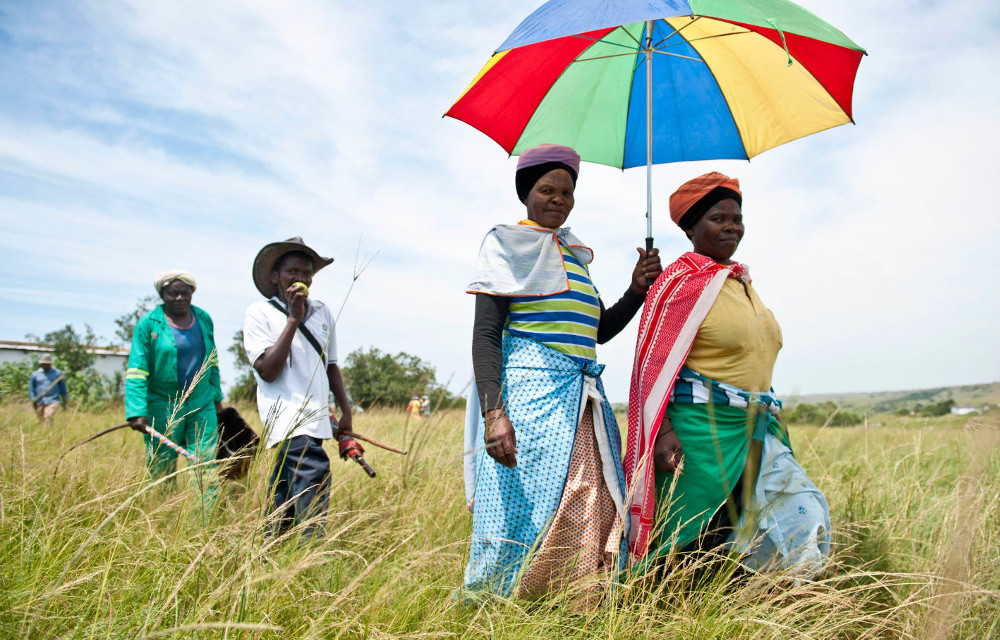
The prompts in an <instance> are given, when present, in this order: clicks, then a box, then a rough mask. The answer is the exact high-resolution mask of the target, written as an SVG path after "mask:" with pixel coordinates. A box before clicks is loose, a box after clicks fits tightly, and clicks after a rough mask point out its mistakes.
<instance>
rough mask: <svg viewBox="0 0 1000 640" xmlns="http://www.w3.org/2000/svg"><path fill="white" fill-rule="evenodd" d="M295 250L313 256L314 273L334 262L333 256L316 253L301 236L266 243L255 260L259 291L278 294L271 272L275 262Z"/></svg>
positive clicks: (254, 280) (268, 294) (266, 294)
mask: <svg viewBox="0 0 1000 640" xmlns="http://www.w3.org/2000/svg"><path fill="white" fill-rule="evenodd" d="M293 251H301V252H302V253H304V254H306V255H307V256H309V257H310V258H312V263H313V273H319V270H320V269H322V268H323V267H325V266H327V265H329V264H330V263H331V262H333V258H324V257H323V256H321V255H319V254H318V253H316V252H315V251H314V250H313V249H311V248H310V247H309V246H307V245H306V243H305V242H303V241H302V238H301V237H299V236H295V237H294V238H289V239H288V240H284V241H282V242H272V243H271V244H269V245H266V246H265V247H264V248H263V249H261V250H260V252H258V253H257V257H256V258H254V261H253V283H254V285H256V287H257V291H260V292H261V293H262V294H264V297H265V298H272V297H274V296H276V295H278V287H277V285H275V284H272V283H271V272H272V271H274V263H275V262H277V261H278V258H280V257H281V256H283V255H285V254H286V253H291V252H293Z"/></svg>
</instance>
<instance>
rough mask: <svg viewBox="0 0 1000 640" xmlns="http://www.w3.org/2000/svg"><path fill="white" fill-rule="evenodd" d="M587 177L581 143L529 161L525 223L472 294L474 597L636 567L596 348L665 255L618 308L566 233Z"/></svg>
mask: <svg viewBox="0 0 1000 640" xmlns="http://www.w3.org/2000/svg"><path fill="white" fill-rule="evenodd" d="M579 171H580V156H579V155H578V154H577V153H576V152H575V151H574V150H573V149H571V148H569V147H565V146H561V145H552V144H544V145H541V146H538V147H535V148H533V149H529V150H527V151H525V152H524V153H523V154H522V155H521V157H520V159H519V161H518V165H517V174H516V176H515V185H516V188H517V194H518V198H519V199H520V200H521V202H522V203H523V204H524V205H525V208H526V216H525V219H524V220H521V222H520V223H518V224H516V225H497V226H495V227H494V228H493V229H492V230H491V231H490V232H489V234H487V236H486V238H485V240H484V241H483V244H482V247H481V248H480V253H479V259H478V262H477V267H476V274H475V277H474V279H473V282H472V283H471V284H470V285H469V287H468V291H469V293H473V294H475V295H476V315H475V325H474V328H473V341H472V356H473V367H474V369H475V379H476V387H477V389H476V392H475V393H473V394H472V398H471V402H470V411H469V418H470V419H469V420H468V422H467V426H466V439H467V449H470V450H472V451H475V454H474V459H472V458H473V455H472V454H471V453H470V454H468V457H467V464H466V472H467V477H466V488H467V494H468V495H467V497H468V500H469V504H470V508H472V511H473V527H472V529H473V530H472V548H471V552H470V558H469V564H468V567H467V569H466V573H465V585H466V587H467V588H468V589H470V590H488V591H493V592H496V593H499V594H502V595H511V594H514V595H519V596H536V595H540V594H543V593H545V592H547V591H549V590H551V589H552V588H554V587H558V586H559V585H561V584H566V583H567V582H569V581H576V580H579V579H581V578H584V577H587V576H590V575H593V574H599V573H600V572H601V571H602V570H608V571H614V570H615V568H616V567H615V566H614V563H615V561H616V560H617V561H618V562H619V563H620V562H622V561H624V555H625V554H624V553H622V552H623V551H624V547H623V545H622V538H621V535H622V532H623V527H624V524H625V510H624V508H625V504H624V500H625V490H624V476H623V472H622V468H621V463H620V450H621V445H620V442H619V435H618V427H617V424H616V422H615V417H614V414H613V412H612V410H611V405H610V404H609V403H608V400H607V398H606V397H605V395H604V390H603V385H602V383H601V379H600V374H601V371H602V370H603V366H601V365H598V364H597V361H596V345H597V344H598V343H604V342H607V341H608V340H610V339H611V338H612V337H614V336H615V335H616V334H618V333H619V332H620V331H621V330H622V329H623V328H624V327H625V325H626V324H628V322H629V320H630V319H631V318H632V317H633V316H634V315H635V313H636V312H637V311H638V309H639V307H640V306H641V305H642V301H643V299H644V297H645V295H646V291H647V288H648V287H647V281H651V279H652V278H655V277H656V276H657V275H658V274H659V273H660V271H661V268H660V259H659V257H658V255H657V253H658V252H657V250H655V249H653V250H652V251H649V252H648V254H647V252H646V251H644V250H642V249H639V254H640V257H639V260H638V262H637V264H636V266H635V269H634V270H633V273H632V278H631V281H630V283H629V287H628V289H627V291H626V292H625V294H624V295H623V296H622V298H621V299H620V300H619V301H618V302H617V303H615V304H614V305H613V306H612V307H611V308H608V309H605V307H604V304H603V302H602V301H601V298H600V295H599V294H598V292H597V289H596V288H595V287H594V284H593V283H592V282H591V279H590V273H589V271H588V269H587V265H588V264H589V263H590V262H591V261H592V259H593V253H592V251H591V250H590V249H588V248H587V247H586V246H584V245H583V243H581V242H580V241H579V240H578V239H577V238H576V237H575V236H574V235H573V234H572V233H570V231H569V229H568V228H565V227H563V224H564V223H565V222H566V219H567V218H568V217H569V214H570V212H571V211H572V209H573V205H574V198H573V194H574V190H575V187H576V181H577V176H578V175H579ZM647 279H649V280H647ZM476 442H478V443H479V445H477V444H475V443H476ZM483 443H485V445H486V446H485V448H483V447H482V444H483ZM616 554H618V555H617V557H616Z"/></svg>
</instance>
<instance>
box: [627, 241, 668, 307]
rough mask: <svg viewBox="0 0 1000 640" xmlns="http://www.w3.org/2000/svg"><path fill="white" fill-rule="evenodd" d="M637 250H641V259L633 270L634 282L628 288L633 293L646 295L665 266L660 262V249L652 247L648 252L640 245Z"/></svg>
mask: <svg viewBox="0 0 1000 640" xmlns="http://www.w3.org/2000/svg"><path fill="white" fill-rule="evenodd" d="M635 250H636V251H638V252H639V260H638V261H636V263H635V269H633V270H632V282H630V283H629V286H628V288H629V289H630V290H631V291H632V292H633V293H637V294H639V295H641V296H644V295H646V292H647V291H649V285H650V284H652V282H653V281H654V280H656V277H657V276H659V275H660V273H661V272H662V271H663V266H662V265H661V264H660V250H659V249H651V250H650V251H649V253H648V254H647V253H646V250H645V249H642V248H640V247H636V248H635Z"/></svg>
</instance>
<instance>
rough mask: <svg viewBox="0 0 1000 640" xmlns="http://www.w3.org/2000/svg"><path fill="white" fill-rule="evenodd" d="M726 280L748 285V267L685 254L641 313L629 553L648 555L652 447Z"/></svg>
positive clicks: (633, 395)
mask: <svg viewBox="0 0 1000 640" xmlns="http://www.w3.org/2000/svg"><path fill="white" fill-rule="evenodd" d="M727 277H734V278H738V279H741V280H745V281H747V282H749V275H748V272H747V269H746V267H745V266H743V265H741V264H739V263H737V262H733V263H731V264H728V265H723V264H719V263H717V262H715V261H714V260H712V259H711V258H707V257H705V256H703V255H700V254H697V253H690V252H689V253H685V254H684V255H682V256H681V257H680V258H678V259H677V260H676V261H675V262H674V263H673V264H671V265H670V266H668V267H667V268H666V269H664V270H663V273H661V274H660V277H658V278H657V279H656V282H655V283H653V286H652V287H651V288H650V290H649V293H648V294H647V295H646V303H645V304H644V305H643V308H642V321H641V323H640V324H639V335H638V338H637V340H636V345H635V361H634V363H633V365H632V383H631V387H630V388H629V396H628V441H627V444H626V450H625V483H626V486H628V488H629V492H630V498H629V499H630V502H631V504H630V507H629V516H630V522H631V527H630V529H629V549H631V551H632V553H633V554H635V555H636V556H638V557H640V558H641V557H643V556H645V555H646V552H647V550H648V546H649V537H650V534H651V533H652V530H653V516H654V515H655V514H656V482H655V470H654V467H653V443H654V442H655V441H656V433H657V430H658V429H659V428H660V420H662V419H663V413H664V411H666V408H667V401H668V400H669V399H670V392H671V391H672V390H673V387H674V382H675V381H676V380H677V374H678V372H679V371H680V369H681V366H683V364H684V361H685V360H686V359H687V356H688V352H689V351H691V345H692V344H693V343H694V337H695V335H696V334H697V333H698V329H699V328H700V327H701V323H702V322H704V320H705V316H707V315H708V312H709V310H710V309H711V308H712V305H713V304H715V299H716V298H717V297H718V296H719V291H721V290H722V285H723V284H725V281H726V278H727Z"/></svg>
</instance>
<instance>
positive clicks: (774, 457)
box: [625, 172, 830, 576]
mask: <svg viewBox="0 0 1000 640" xmlns="http://www.w3.org/2000/svg"><path fill="white" fill-rule="evenodd" d="M742 203H743V195H742V193H741V191H740V183H739V180H736V179H734V178H729V177H727V176H724V175H722V174H721V173H717V172H712V173H708V174H705V175H703V176H700V177H698V178H695V179H693V180H690V181H689V182H687V183H685V184H684V185H682V186H681V187H680V189H678V190H677V192H675V193H674V194H673V195H672V196H671V197H670V217H671V218H672V219H673V221H674V222H675V223H677V225H678V226H680V228H681V229H682V230H683V231H684V233H685V234H686V235H687V237H688V239H689V240H690V241H691V243H692V245H693V251H692V252H689V253H685V254H684V255H682V256H681V257H680V258H678V260H677V261H676V262H674V263H673V264H671V265H670V266H668V267H667V268H666V269H665V270H664V271H663V273H662V275H661V276H660V277H659V278H658V279H657V281H656V283H655V284H654V285H653V287H652V289H651V290H650V293H649V295H648V296H647V297H646V303H645V309H644V310H643V315H642V323H641V325H640V327H639V334H638V341H637V344H636V355H635V365H634V368H633V373H632V386H631V391H630V394H629V431H628V450H627V453H626V457H625V473H626V477H627V478H628V480H629V487H630V488H633V487H634V495H633V499H632V505H631V516H632V522H631V525H632V526H631V531H630V542H631V548H632V551H633V553H635V554H636V555H637V556H639V557H644V556H647V555H648V556H649V557H650V558H651V559H656V558H658V557H661V556H663V555H666V554H668V553H669V552H671V550H674V549H676V550H681V551H692V550H697V549H709V548H714V547H717V546H719V545H723V544H726V545H727V547H728V548H732V549H733V550H735V551H736V552H737V553H738V554H741V555H742V556H743V562H744V564H746V565H747V566H749V567H751V568H753V569H762V568H765V567H771V568H783V569H789V570H791V571H793V572H794V573H796V574H798V575H800V576H811V575H814V574H815V573H816V572H817V571H818V570H819V569H820V568H821V567H822V564H823V561H824V558H825V556H826V555H827V554H828V553H829V531H830V516H829V509H828V507H827V503H826V499H825V498H824V497H823V494H822V493H820V491H819V490H818V489H817V488H816V486H815V485H814V484H813V483H812V482H811V481H810V480H809V478H808V476H806V474H805V471H803V470H802V467H800V466H799V465H798V463H797V462H796V461H795V457H794V456H793V454H792V451H791V448H790V445H789V441H788V436H787V434H786V433H785V431H784V429H783V427H782V425H781V424H780V423H779V422H778V419H777V413H778V411H779V410H780V408H781V403H780V402H779V401H778V400H777V399H776V398H775V396H774V391H773V389H772V388H771V374H772V372H773V369H774V362H775V360H776V358H777V356H778V350H779V349H781V346H782V339H781V329H780V327H779V326H778V323H777V321H776V320H775V318H774V315H773V314H772V313H771V311H770V310H769V309H767V308H766V307H765V306H764V305H763V303H762V302H761V300H760V298H759V297H758V295H757V292H756V291H755V290H754V288H753V286H752V285H751V283H750V274H749V271H748V270H747V268H746V266H745V265H742V264H740V263H738V262H734V261H733V260H732V256H733V254H734V253H735V252H736V248H737V247H738V246H739V243H740V240H741V239H742V238H743V231H744V226H743V213H742V209H741V207H742ZM654 514H659V518H660V519H659V520H657V521H654ZM730 545H731V546H730Z"/></svg>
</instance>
